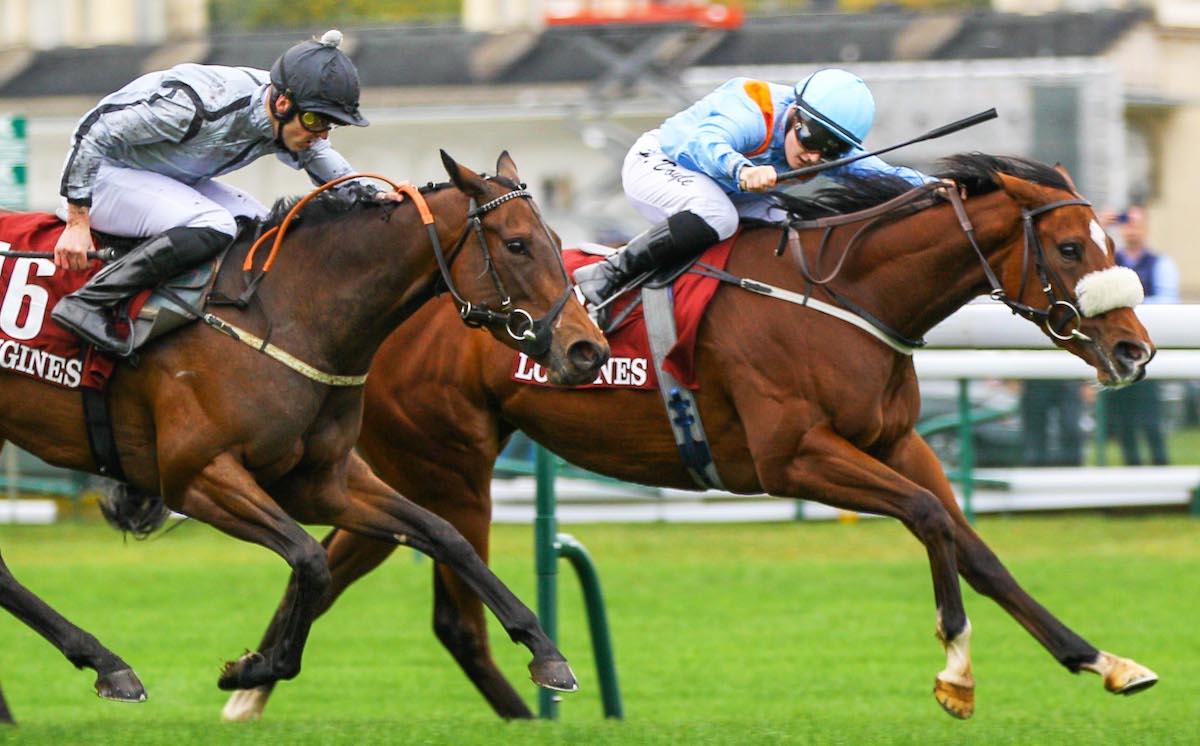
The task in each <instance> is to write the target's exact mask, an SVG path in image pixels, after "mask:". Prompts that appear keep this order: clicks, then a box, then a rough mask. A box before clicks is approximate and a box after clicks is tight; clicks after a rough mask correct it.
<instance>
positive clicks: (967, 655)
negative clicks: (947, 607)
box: [937, 612, 975, 687]
mask: <svg viewBox="0 0 1200 746" xmlns="http://www.w3.org/2000/svg"><path fill="white" fill-rule="evenodd" d="M937 636H938V639H939V640H941V642H942V647H944V648H945V649H946V668H945V669H943V670H942V672H941V673H939V674H938V675H937V677H938V679H939V680H941V681H946V682H949V683H951V684H958V685H959V686H967V687H973V686H975V677H974V676H973V675H972V674H971V620H970V619H968V620H967V623H966V624H965V625H964V626H963V629H962V632H960V633H959V634H958V636H957V637H955V638H954V640H953V641H951V642H947V641H946V631H945V629H943V627H942V615H941V612H938V622H937Z"/></svg>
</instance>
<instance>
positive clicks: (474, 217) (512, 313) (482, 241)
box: [425, 184, 574, 357]
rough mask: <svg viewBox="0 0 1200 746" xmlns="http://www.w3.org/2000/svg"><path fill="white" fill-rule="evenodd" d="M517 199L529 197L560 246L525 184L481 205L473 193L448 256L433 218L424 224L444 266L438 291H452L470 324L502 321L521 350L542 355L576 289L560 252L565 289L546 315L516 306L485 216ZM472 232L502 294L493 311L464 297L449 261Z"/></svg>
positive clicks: (543, 225)
mask: <svg viewBox="0 0 1200 746" xmlns="http://www.w3.org/2000/svg"><path fill="white" fill-rule="evenodd" d="M514 199H527V200H529V206H530V208H531V209H532V210H533V214H534V216H535V217H536V218H537V221H538V225H539V226H541V229H542V231H543V232H544V233H545V234H546V238H547V239H548V240H549V241H550V245H551V246H557V242H556V241H555V240H554V238H553V235H552V234H551V233H550V229H549V228H548V227H547V226H546V221H545V220H543V219H542V215H541V213H540V212H538V209H537V205H536V204H535V203H534V202H533V195H531V194H530V193H529V191H528V190H527V189H526V188H525V185H524V184H521V185H519V187H518V188H517V189H514V190H513V191H511V192H508V193H506V194H502V195H500V196H499V197H496V198H495V199H493V200H491V201H490V202H485V203H484V204H482V205H477V204H476V201H475V198H474V197H472V198H471V202H470V209H469V210H468V211H467V224H466V226H464V228H463V232H462V235H460V236H459V237H458V240H457V241H456V242H455V243H454V247H453V248H451V249H450V253H449V256H447V255H446V253H445V252H444V251H443V250H442V243H441V240H440V239H439V238H438V235H437V230H436V228H435V227H434V225H433V223H432V221H430V222H427V223H426V224H425V228H426V230H427V231H428V232H429V240H430V241H431V242H432V243H433V254H434V256H435V257H436V258H437V263H438V269H439V270H441V275H442V276H441V280H440V281H439V283H438V285H437V286H435V293H440V292H441V289H445V290H447V291H449V293H450V295H451V296H452V297H453V298H454V302H455V303H456V304H457V305H458V315H459V316H460V317H462V320H463V322H464V323H465V324H466V325H467V326H470V327H481V326H489V327H490V326H499V325H501V324H503V325H504V331H505V332H507V333H508V336H510V337H512V338H513V339H514V340H516V342H517V347H518V349H520V350H521V352H523V353H525V354H526V355H528V356H530V357H539V356H541V355H543V354H545V352H546V351H547V350H549V349H550V341H551V337H552V332H551V329H550V326H551V324H553V323H554V320H555V319H557V318H558V315H559V314H560V313H562V310H563V308H564V307H565V306H566V304H567V301H568V300H569V299H570V298H571V296H572V295H573V294H574V293H573V292H572V289H571V282H570V279H569V278H568V277H567V268H566V265H565V264H563V260H562V254H561V253H558V254H557V256H558V267H559V270H560V271H561V272H562V277H563V282H564V283H565V285H566V290H564V291H563V294H562V295H561V296H559V298H558V300H557V301H555V302H554V304H553V305H552V306H551V307H550V310H549V311H548V312H547V313H546V315H544V316H542V317H541V318H539V319H535V318H534V317H533V314H531V313H529V311H526V310H525V309H523V308H514V307H513V305H512V298H511V296H510V295H509V293H508V290H507V288H505V286H504V281H503V280H502V279H501V278H500V273H499V272H497V271H496V265H495V263H494V262H493V261H492V252H491V249H490V248H489V247H488V242H487V237H486V236H485V235H484V232H483V216H484V215H486V214H487V213H489V212H491V211H492V210H494V209H496V208H497V207H499V206H500V205H502V204H504V203H505V202H508V201H510V200H514ZM472 233H474V235H475V237H476V239H477V240H478V241H479V249H480V251H481V252H482V254H483V263H484V267H485V268H486V271H487V273H488V275H489V276H490V277H491V279H492V284H493V285H494V286H495V288H496V292H497V294H498V295H499V296H500V308H499V310H495V311H494V310H492V309H490V308H488V306H487V304H486V303H479V304H476V303H472V302H471V301H469V300H467V299H466V298H464V297H463V295H462V294H461V293H460V292H459V291H458V288H457V287H455V285H454V278H453V277H452V276H451V274H450V265H451V264H453V263H454V260H455V259H456V258H458V255H459V254H460V253H462V249H463V247H464V246H465V245H466V242H467V238H468V237H469V236H470V235H471V234H472Z"/></svg>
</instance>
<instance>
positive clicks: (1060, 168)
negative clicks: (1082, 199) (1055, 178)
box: [1054, 163, 1079, 194]
mask: <svg viewBox="0 0 1200 746" xmlns="http://www.w3.org/2000/svg"><path fill="white" fill-rule="evenodd" d="M1054 170H1055V171H1057V172H1058V173H1059V175H1060V176H1062V177H1063V178H1064V179H1066V180H1067V184H1068V185H1069V186H1070V187H1071V191H1072V192H1074V193H1075V194H1079V189H1077V188H1076V187H1075V180H1074V179H1072V178H1071V174H1069V173H1067V169H1065V168H1063V165H1062V164H1061V163H1055V164H1054Z"/></svg>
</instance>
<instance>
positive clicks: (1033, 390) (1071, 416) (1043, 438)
mask: <svg viewBox="0 0 1200 746" xmlns="http://www.w3.org/2000/svg"><path fill="white" fill-rule="evenodd" d="M1082 415H1083V400H1082V398H1081V396H1080V384H1079V382H1078V381H1061V380H1053V379H1045V380H1043V379H1031V380H1028V381H1025V385H1024V386H1023V387H1022V388H1021V435H1022V439H1021V440H1022V442H1021V462H1022V463H1024V464H1025V465H1026V466H1080V465H1082V464H1083V429H1082V428H1081V427H1080V424H1079V421H1080V418H1081V417H1082Z"/></svg>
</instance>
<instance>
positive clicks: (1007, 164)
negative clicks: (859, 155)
mask: <svg viewBox="0 0 1200 746" xmlns="http://www.w3.org/2000/svg"><path fill="white" fill-rule="evenodd" d="M996 174H1007V175H1009V176H1015V177H1017V178H1019V179H1024V180H1026V181H1030V182H1033V183H1034V184H1039V185H1041V186H1046V187H1051V188H1054V189H1061V190H1063V191H1066V192H1071V193H1074V191H1075V190H1074V189H1072V188H1071V184H1070V182H1068V181H1067V179H1066V177H1064V176H1063V175H1062V174H1061V173H1059V172H1058V171H1056V170H1054V169H1053V168H1052V167H1050V166H1047V165H1046V164H1044V163H1039V162H1038V161H1033V160H1029V159H1027V158H1017V157H1015V156H996V155H987V154H986V153H959V154H958V155H952V156H949V157H947V158H944V159H942V160H941V161H939V163H938V170H937V171H935V172H934V173H933V174H930V175H931V176H935V177H937V178H940V179H952V180H954V181H955V182H956V183H958V184H959V185H960V186H962V187H964V188H965V189H966V190H967V195H968V196H977V195H981V194H988V193H989V192H994V191H996V190H998V189H999V188H1000V184H999V182H998V181H996V177H995V175H996ZM912 188H913V187H912V184H910V183H909V182H908V181H907V180H905V179H902V178H900V177H899V176H893V175H891V174H872V175H859V174H847V175H845V176H839V177H838V181H837V182H834V183H833V184H831V185H829V186H826V187H822V188H821V189H819V190H817V191H816V192H815V193H813V194H811V195H807V196H796V195H790V194H785V193H774V194H772V195H771V197H772V199H773V200H774V201H775V204H777V205H778V206H779V207H780V208H782V209H784V210H787V211H788V212H789V213H791V214H792V215H794V216H796V217H798V218H800V219H804V220H811V219H814V218H820V217H827V216H830V215H845V214H848V213H851V212H857V211H859V210H866V209H868V208H871V207H875V206H876V205H880V204H883V203H884V202H887V201H888V200H890V199H893V198H895V197H898V196H900V195H901V194H904V193H905V192H907V191H908V190H910V189H912Z"/></svg>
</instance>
